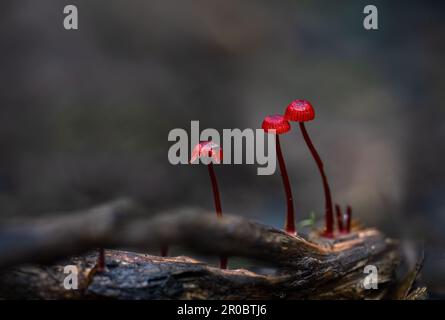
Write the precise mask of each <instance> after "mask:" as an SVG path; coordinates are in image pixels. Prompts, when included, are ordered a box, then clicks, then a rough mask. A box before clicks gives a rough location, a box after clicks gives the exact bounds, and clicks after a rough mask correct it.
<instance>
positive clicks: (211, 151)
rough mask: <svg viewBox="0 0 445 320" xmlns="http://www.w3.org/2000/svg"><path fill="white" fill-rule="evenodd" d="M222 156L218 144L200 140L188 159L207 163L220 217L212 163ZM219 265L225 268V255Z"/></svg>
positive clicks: (218, 198) (216, 185)
mask: <svg viewBox="0 0 445 320" xmlns="http://www.w3.org/2000/svg"><path fill="white" fill-rule="evenodd" d="M222 156H223V155H222V149H221V147H220V146H219V145H218V144H216V143H215V142H213V141H202V142H200V143H198V144H197V145H196V146H195V148H193V151H192V156H191V159H190V163H192V162H195V161H196V160H197V159H199V158H201V159H206V161H204V163H206V164H207V168H208V169H209V176H210V181H211V183H212V191H213V198H214V201H215V209H216V216H217V217H218V218H222V208H221V199H220V195H219V188H218V182H217V181H216V174H215V170H214V168H213V163H221V161H222ZM207 162H208V163H207ZM219 266H220V268H221V269H227V257H224V256H222V257H220V262H219Z"/></svg>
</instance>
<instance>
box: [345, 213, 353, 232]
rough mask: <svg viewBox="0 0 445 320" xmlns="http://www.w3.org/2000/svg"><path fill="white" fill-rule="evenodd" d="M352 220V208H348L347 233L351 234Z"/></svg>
mask: <svg viewBox="0 0 445 320" xmlns="http://www.w3.org/2000/svg"><path fill="white" fill-rule="evenodd" d="M351 219H352V207H351V206H348V207H347V208H346V228H345V229H346V233H350V232H351Z"/></svg>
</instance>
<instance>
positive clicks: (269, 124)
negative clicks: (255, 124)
mask: <svg viewBox="0 0 445 320" xmlns="http://www.w3.org/2000/svg"><path fill="white" fill-rule="evenodd" d="M261 127H262V128H263V130H264V131H266V132H269V131H270V130H275V133H276V134H282V133H286V132H288V131H289V130H290V124H289V121H287V120H286V119H285V118H284V117H283V116H282V115H279V114H275V115H272V116H267V117H266V118H264V120H263V125H262V126H261Z"/></svg>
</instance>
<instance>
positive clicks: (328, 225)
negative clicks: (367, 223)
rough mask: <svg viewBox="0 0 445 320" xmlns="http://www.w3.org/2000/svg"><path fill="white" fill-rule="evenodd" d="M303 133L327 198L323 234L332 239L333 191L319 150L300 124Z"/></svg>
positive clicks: (301, 123) (302, 124)
mask: <svg viewBox="0 0 445 320" xmlns="http://www.w3.org/2000/svg"><path fill="white" fill-rule="evenodd" d="M299 124H300V129H301V133H302V134H303V137H304V141H306V144H307V146H308V148H309V150H310V151H311V154H312V157H313V158H314V160H315V162H316V163H317V167H318V170H319V171H320V175H321V179H322V180H323V189H324V196H325V221H326V229H325V231H324V232H323V236H325V237H326V238H332V237H333V236H334V213H333V209H332V198H331V190H330V189H329V184H328V179H327V177H326V174H325V173H324V169H323V162H322V161H321V158H320V156H319V155H318V152H317V150H316V149H315V147H314V145H313V143H312V141H311V139H310V138H309V134H308V133H307V131H306V127H305V126H304V122H299Z"/></svg>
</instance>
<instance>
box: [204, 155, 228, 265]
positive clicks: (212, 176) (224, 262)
mask: <svg viewBox="0 0 445 320" xmlns="http://www.w3.org/2000/svg"><path fill="white" fill-rule="evenodd" d="M207 167H208V168H209V176H210V181H211V182H212V190H213V198H214V200H215V209H216V216H217V217H218V218H222V209H221V198H220V196H219V188H218V182H217V181H216V174H215V169H214V168H213V163H212V162H210V163H209V165H208V166H207ZM219 267H220V268H221V269H227V257H226V256H220V257H219Z"/></svg>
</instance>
